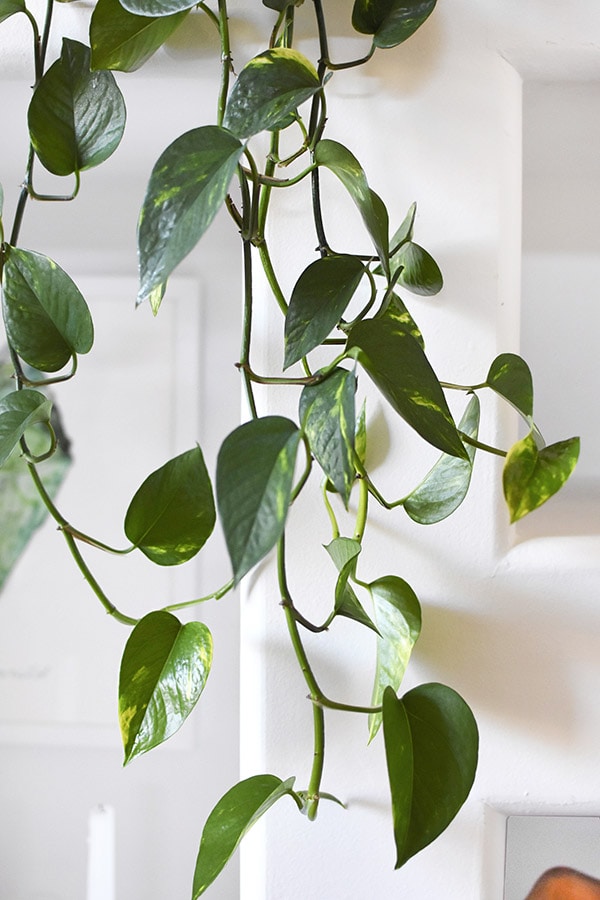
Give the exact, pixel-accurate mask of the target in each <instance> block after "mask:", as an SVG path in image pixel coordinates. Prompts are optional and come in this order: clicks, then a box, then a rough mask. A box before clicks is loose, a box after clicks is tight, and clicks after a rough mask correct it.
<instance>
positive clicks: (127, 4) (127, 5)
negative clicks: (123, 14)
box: [122, 0, 197, 18]
mask: <svg viewBox="0 0 600 900" xmlns="http://www.w3.org/2000/svg"><path fill="white" fill-rule="evenodd" d="M196 4H197V0H196V2H194V3H190V0H122V6H123V8H124V9H126V10H127V12H130V13H133V15H134V16H151V17H153V18H160V17H162V16H165V17H166V16H171V15H175V14H177V13H179V12H182V11H183V10H189V9H191V8H192V7H193V6H196Z"/></svg>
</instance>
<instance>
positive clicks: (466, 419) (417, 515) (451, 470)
mask: <svg viewBox="0 0 600 900" xmlns="http://www.w3.org/2000/svg"><path fill="white" fill-rule="evenodd" d="M458 430H459V431H461V432H462V433H463V434H467V435H468V436H469V437H471V438H474V439H476V438H477V434H478V432H479V399H478V398H477V395H476V394H473V396H472V397H471V400H470V401H469V404H468V406H467V408H466V410H465V413H464V415H463V417H462V419H461V420H460V422H459V425H458ZM466 450H467V455H468V459H460V458H459V457H457V456H449V455H448V454H446V453H444V455H443V456H441V457H440V459H439V460H438V461H437V462H436V464H435V465H434V466H433V468H432V469H430V470H429V472H428V473H427V475H426V476H425V478H424V479H423V481H422V482H421V484H420V485H419V486H418V487H417V488H415V489H414V491H412V492H411V493H410V494H409V495H408V497H407V498H406V500H405V501H404V509H405V510H406V512H407V513H408V515H409V516H410V517H411V519H413V520H414V521H415V522H419V523H420V524H421V525H434V524H435V523H436V522H441V521H442V519H446V518H447V517H448V516H450V515H452V513H453V512H454V510H455V509H458V507H459V506H460V504H461V503H462V502H463V500H464V499H465V497H466V496H467V492H468V490H469V485H470V483H471V474H472V472H473V460H474V458H475V447H472V446H471V445H470V444H467V445H466Z"/></svg>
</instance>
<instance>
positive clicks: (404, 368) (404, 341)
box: [347, 316, 468, 459]
mask: <svg viewBox="0 0 600 900" xmlns="http://www.w3.org/2000/svg"><path fill="white" fill-rule="evenodd" d="M347 349H348V352H349V354H350V355H351V356H355V357H356V358H357V359H358V361H359V362H360V364H361V365H362V366H363V367H364V369H365V370H366V371H367V373H368V374H369V375H370V377H371V378H372V380H373V381H374V382H375V384H376V385H377V386H378V388H379V390H380V391H381V393H382V394H383V396H384V397H385V398H386V399H387V400H388V401H389V403H391V405H392V407H393V408H394V409H395V410H396V412H398V413H399V414H400V415H401V416H402V418H403V419H404V420H405V421H406V422H407V423H408V424H409V425H410V426H411V428H413V429H414V430H415V431H416V432H417V433H418V434H420V435H421V437H422V438H424V440H426V441H428V442H429V443H430V444H433V446H434V447H437V448H438V449H439V450H443V451H444V453H449V454H450V455H451V456H458V457H462V458H463V459H467V458H468V457H467V451H466V450H465V448H464V446H463V444H462V441H461V439H460V436H459V434H458V431H457V428H456V425H455V424H454V420H453V419H452V415H451V413H450V410H449V409H448V404H447V403H446V398H445V396H444V392H443V390H442V388H441V386H440V383H439V381H438V379H437V378H436V375H435V373H434V371H433V369H432V368H431V364H430V363H429V360H428V359H427V357H426V356H425V353H424V352H423V350H422V348H421V347H420V345H419V343H418V342H417V341H416V340H415V338H414V337H413V336H412V335H411V334H409V333H408V332H407V331H405V330H404V329H403V328H402V326H401V324H400V323H399V322H398V321H397V320H395V319H393V318H391V317H389V316H382V317H380V318H377V319H365V320H363V321H361V322H357V323H356V325H354V326H353V328H352V330H351V331H350V334H349V335H348V344H347Z"/></svg>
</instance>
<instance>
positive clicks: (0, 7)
mask: <svg viewBox="0 0 600 900" xmlns="http://www.w3.org/2000/svg"><path fill="white" fill-rule="evenodd" d="M25 9H26V7H25V3H24V2H23V0H0V22H4V20H5V19H8V18H10V16H14V14H15V13H18V12H25Z"/></svg>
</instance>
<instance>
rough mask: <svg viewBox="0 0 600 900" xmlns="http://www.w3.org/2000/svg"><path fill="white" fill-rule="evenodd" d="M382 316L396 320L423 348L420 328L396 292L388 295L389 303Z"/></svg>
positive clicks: (423, 342) (423, 343)
mask: <svg viewBox="0 0 600 900" xmlns="http://www.w3.org/2000/svg"><path fill="white" fill-rule="evenodd" d="M383 316H384V317H385V318H388V319H391V320H393V321H395V322H397V323H398V325H399V326H400V328H401V329H402V331H407V332H408V333H409V334H412V336H413V337H414V339H415V340H416V342H417V343H418V345H419V347H420V348H421V349H422V350H424V349H425V341H424V340H423V335H422V333H421V329H420V328H419V326H418V325H417V323H416V322H415V320H414V319H413V317H412V316H411V314H410V313H409V311H408V309H407V308H406V306H405V305H404V302H403V301H402V300H401V299H400V297H399V296H398V294H392V295H391V296H390V301H389V305H388V307H387V309H386V310H385V312H384V313H383Z"/></svg>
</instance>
